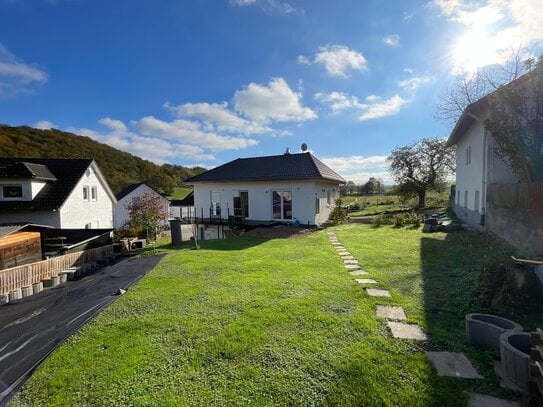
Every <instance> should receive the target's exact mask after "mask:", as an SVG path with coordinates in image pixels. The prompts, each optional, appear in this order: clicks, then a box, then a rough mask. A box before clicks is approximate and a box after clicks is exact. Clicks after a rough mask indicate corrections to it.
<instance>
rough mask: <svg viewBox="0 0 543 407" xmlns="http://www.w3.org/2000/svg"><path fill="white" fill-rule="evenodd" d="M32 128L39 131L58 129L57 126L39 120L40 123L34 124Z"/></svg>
mask: <svg viewBox="0 0 543 407" xmlns="http://www.w3.org/2000/svg"><path fill="white" fill-rule="evenodd" d="M34 127H35V128H36V129H40V130H51V129H53V128H54V129H57V128H58V126H57V125H56V124H55V123H53V122H50V121H48V120H41V121H39V122H36V123H35V124H34Z"/></svg>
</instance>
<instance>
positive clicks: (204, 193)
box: [194, 180, 339, 225]
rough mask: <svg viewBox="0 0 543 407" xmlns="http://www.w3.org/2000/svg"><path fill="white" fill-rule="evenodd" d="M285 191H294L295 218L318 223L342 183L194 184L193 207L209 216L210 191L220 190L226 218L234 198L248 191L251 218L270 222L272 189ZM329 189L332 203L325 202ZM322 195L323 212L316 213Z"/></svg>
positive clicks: (294, 219) (222, 207) (304, 223)
mask: <svg viewBox="0 0 543 407" xmlns="http://www.w3.org/2000/svg"><path fill="white" fill-rule="evenodd" d="M274 190H285V191H291V192H292V219H291V220H288V221H290V222H294V221H296V220H298V221H299V222H300V223H301V224H302V225H307V224H309V225H315V224H317V225H319V224H321V223H322V222H324V221H326V220H327V219H328V216H329V215H330V211H331V209H332V207H333V201H334V199H335V197H336V196H337V193H338V190H339V185H338V184H334V183H329V182H323V181H315V180H308V181H275V182H244V183H220V184H219V183H201V184H195V185H194V206H195V210H196V216H198V217H200V216H201V214H202V209H203V216H204V218H208V217H209V208H210V207H211V194H212V192H213V193H217V192H218V193H219V195H220V204H221V217H222V218H223V219H226V218H227V217H228V214H229V213H230V215H233V204H234V197H237V196H239V192H240V191H247V192H248V193H249V216H247V219H248V220H256V221H269V220H273V215H272V191H274ZM328 191H330V194H331V202H332V205H330V206H328V205H327V203H326V197H327V192H328ZM317 198H319V203H320V213H319V214H318V215H317V214H316V213H315V208H316V199H317Z"/></svg>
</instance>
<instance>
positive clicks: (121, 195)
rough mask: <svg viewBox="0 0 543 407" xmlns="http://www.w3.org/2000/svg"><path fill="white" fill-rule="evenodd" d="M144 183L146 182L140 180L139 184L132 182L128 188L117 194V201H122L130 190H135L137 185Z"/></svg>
mask: <svg viewBox="0 0 543 407" xmlns="http://www.w3.org/2000/svg"><path fill="white" fill-rule="evenodd" d="M143 184H144V183H143V182H138V183H137V184H130V185H128V186H127V187H126V188H124V189H123V190H122V191H121V192H119V193H118V194H117V195H115V198H117V201H120V200H121V199H123V198H124V197H125V196H127V195H128V194H129V193H130V192H132V191H134V190H135V189H136V188H137V187H139V186H140V185H143Z"/></svg>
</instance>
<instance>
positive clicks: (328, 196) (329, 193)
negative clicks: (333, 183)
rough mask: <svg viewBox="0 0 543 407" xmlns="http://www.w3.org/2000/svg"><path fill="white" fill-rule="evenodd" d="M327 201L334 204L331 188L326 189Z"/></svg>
mask: <svg viewBox="0 0 543 407" xmlns="http://www.w3.org/2000/svg"><path fill="white" fill-rule="evenodd" d="M326 203H327V204H328V205H332V192H331V191H330V190H327V191H326Z"/></svg>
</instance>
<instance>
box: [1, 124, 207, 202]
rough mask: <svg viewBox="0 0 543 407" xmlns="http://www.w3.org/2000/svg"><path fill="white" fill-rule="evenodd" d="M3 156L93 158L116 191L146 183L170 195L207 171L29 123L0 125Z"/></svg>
mask: <svg viewBox="0 0 543 407" xmlns="http://www.w3.org/2000/svg"><path fill="white" fill-rule="evenodd" d="M149 148H152V146H149ZM0 157H14V158H16V157H21V158H92V159H94V160H96V162H97V163H98V166H99V167H100V169H101V170H102V173H103V174H104V176H105V177H106V178H107V181H108V182H109V185H110V186H111V188H112V189H113V192H114V193H117V192H119V191H120V190H122V189H123V188H124V187H126V186H127V185H129V184H133V183H137V182H145V183H146V184H147V185H149V186H150V187H151V188H153V189H155V190H156V191H158V192H161V193H164V194H170V193H171V191H172V190H173V188H174V187H176V186H180V185H181V184H182V181H183V180H185V179H187V178H189V177H192V176H194V175H197V174H200V173H202V172H204V171H205V168H201V167H194V168H185V167H182V166H179V165H170V164H164V165H161V166H159V165H156V164H154V163H152V162H151V161H147V160H144V159H141V158H139V157H136V156H134V155H132V154H129V153H126V152H124V151H120V150H117V149H116V148H113V147H110V146H108V145H105V144H102V143H98V142H97V141H94V140H92V139H90V138H89V137H83V136H76V135H75V134H72V133H67V132H64V131H59V130H39V129H34V128H32V127H27V126H20V127H11V126H6V125H0Z"/></svg>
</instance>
